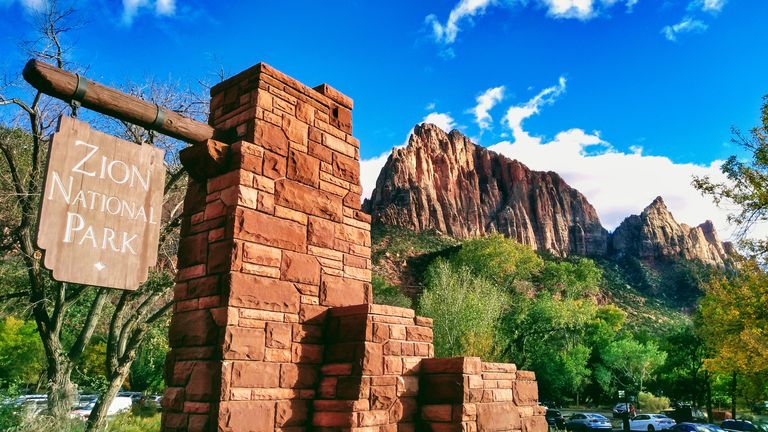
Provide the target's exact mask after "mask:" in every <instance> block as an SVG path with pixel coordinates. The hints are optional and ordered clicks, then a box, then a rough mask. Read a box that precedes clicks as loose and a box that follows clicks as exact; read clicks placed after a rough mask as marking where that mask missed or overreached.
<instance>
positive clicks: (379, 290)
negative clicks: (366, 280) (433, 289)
mask: <svg viewBox="0 0 768 432" xmlns="http://www.w3.org/2000/svg"><path fill="white" fill-rule="evenodd" d="M371 285H373V302H374V303H376V304H382V305H389V306H397V307H403V308H411V307H412V305H411V299H409V298H408V297H406V295H405V294H403V293H402V292H401V291H400V288H398V287H396V286H394V285H392V284H390V283H388V282H387V281H385V280H384V278H382V277H381V276H379V275H373V277H372V278H371Z"/></svg>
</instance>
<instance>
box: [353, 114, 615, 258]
mask: <svg viewBox="0 0 768 432" xmlns="http://www.w3.org/2000/svg"><path fill="white" fill-rule="evenodd" d="M365 208H366V210H367V211H368V212H370V213H371V215H372V216H373V219H374V221H375V222H380V223H384V224H387V225H397V226H402V227H406V228H410V229H412V230H415V231H424V230H430V229H434V230H437V231H439V232H441V233H443V234H447V235H450V236H453V237H458V238H467V237H474V236H481V235H484V234H488V233H492V232H499V233H502V234H504V235H506V236H508V237H511V238H514V239H516V240H517V241H519V242H521V243H524V244H528V245H531V246H532V247H535V248H538V249H540V250H546V251H549V252H551V253H553V254H555V255H560V256H565V255H570V254H579V255H598V256H599V255H604V254H605V253H606V251H607V245H608V232H607V231H606V230H605V229H604V228H603V227H602V225H601V224H600V219H599V218H598V216H597V212H596V211H595V209H594V208H593V207H592V205H591V204H589V202H588V201H587V199H586V198H585V197H584V196H583V195H582V194H581V193H579V191H577V190H576V189H573V188H572V187H570V186H568V184H566V183H565V181H563V179H562V178H561V177H560V176H559V175H558V174H557V173H554V172H540V171H532V170H530V169H529V168H528V167H526V166H525V165H523V164H522V163H520V162H518V161H516V160H512V159H509V158H507V157H505V156H502V155H499V154H497V153H494V152H492V151H490V150H488V149H486V148H484V147H481V146H478V145H475V144H474V143H472V142H471V141H470V140H469V139H468V138H467V137H465V136H464V135H462V134H461V133H460V132H459V131H457V130H454V131H452V132H451V133H445V132H444V131H443V130H442V129H440V128H438V127H437V126H434V125H431V124H422V125H419V126H416V127H415V128H414V131H413V134H412V135H411V138H410V141H409V142H408V145H407V146H406V147H404V148H399V149H395V150H394V151H393V153H392V154H391V155H390V157H389V159H388V160H387V163H386V164H385V166H384V168H383V169H382V171H381V173H380V174H379V178H378V180H377V182H376V189H375V190H374V192H373V194H372V195H371V199H370V200H369V201H367V202H366V203H365Z"/></svg>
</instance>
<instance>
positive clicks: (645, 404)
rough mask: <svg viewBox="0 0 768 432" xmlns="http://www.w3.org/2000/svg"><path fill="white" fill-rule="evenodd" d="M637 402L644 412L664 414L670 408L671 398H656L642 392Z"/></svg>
mask: <svg viewBox="0 0 768 432" xmlns="http://www.w3.org/2000/svg"><path fill="white" fill-rule="evenodd" d="M637 402H638V404H639V405H640V408H641V409H642V410H643V412H662V411H664V410H665V409H668V408H669V398H668V397H666V396H654V395H652V394H650V393H648V392H640V394H638V395H637Z"/></svg>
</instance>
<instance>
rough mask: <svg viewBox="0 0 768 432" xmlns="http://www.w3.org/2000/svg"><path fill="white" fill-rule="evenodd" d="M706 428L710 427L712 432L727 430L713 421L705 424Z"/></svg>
mask: <svg viewBox="0 0 768 432" xmlns="http://www.w3.org/2000/svg"><path fill="white" fill-rule="evenodd" d="M704 427H705V428H707V429H709V431H710V432H725V429H723V428H721V427H720V426H718V425H716V424H712V423H707V424H705V425H704Z"/></svg>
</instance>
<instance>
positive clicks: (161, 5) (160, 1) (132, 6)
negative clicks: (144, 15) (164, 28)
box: [123, 0, 176, 26]
mask: <svg viewBox="0 0 768 432" xmlns="http://www.w3.org/2000/svg"><path fill="white" fill-rule="evenodd" d="M145 8H146V9H154V14H155V16H172V15H174V14H175V13H176V0H154V1H153V0H123V23H124V24H125V25H128V26H130V25H132V24H133V20H134V19H135V18H136V16H138V15H139V13H140V12H142V10H143V9H145Z"/></svg>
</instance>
